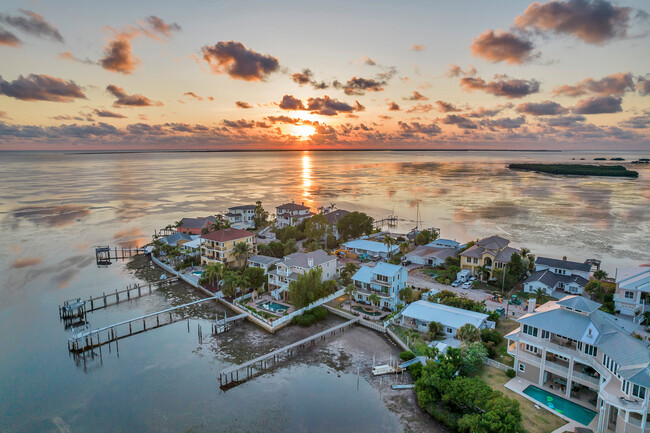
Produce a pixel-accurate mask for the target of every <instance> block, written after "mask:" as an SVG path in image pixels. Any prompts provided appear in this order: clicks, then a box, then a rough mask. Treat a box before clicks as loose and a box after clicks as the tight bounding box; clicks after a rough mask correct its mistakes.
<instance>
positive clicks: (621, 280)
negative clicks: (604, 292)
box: [614, 266, 650, 321]
mask: <svg viewBox="0 0 650 433" xmlns="http://www.w3.org/2000/svg"><path fill="white" fill-rule="evenodd" d="M615 281H616V292H615V293H614V305H615V306H616V311H620V312H621V314H624V315H626V316H636V321H640V319H641V315H642V314H643V313H645V312H646V311H650V305H648V304H650V267H647V266H643V267H639V268H616V277H615Z"/></svg>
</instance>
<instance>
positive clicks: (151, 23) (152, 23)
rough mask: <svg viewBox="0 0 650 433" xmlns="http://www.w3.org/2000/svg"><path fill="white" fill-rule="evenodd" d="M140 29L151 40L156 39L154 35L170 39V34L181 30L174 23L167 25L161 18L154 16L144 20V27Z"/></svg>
mask: <svg viewBox="0 0 650 433" xmlns="http://www.w3.org/2000/svg"><path fill="white" fill-rule="evenodd" d="M142 29H143V31H145V32H147V34H148V35H149V36H151V37H153V38H156V35H160V36H164V37H166V38H170V37H171V36H172V32H178V31H180V30H181V26H179V25H178V24H176V23H171V24H168V23H166V22H165V21H163V20H162V19H161V18H158V17H157V16H155V15H151V16H149V17H147V18H146V19H145V25H144V26H142ZM152 33H153V34H152Z"/></svg>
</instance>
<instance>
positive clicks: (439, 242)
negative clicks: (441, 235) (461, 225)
mask: <svg viewBox="0 0 650 433" xmlns="http://www.w3.org/2000/svg"><path fill="white" fill-rule="evenodd" d="M425 247H431V248H453V249H455V250H457V249H459V248H460V242H456V241H452V240H451V239H436V240H435V241H433V242H429V243H428V244H426V245H425Z"/></svg>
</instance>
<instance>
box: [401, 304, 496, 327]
mask: <svg viewBox="0 0 650 433" xmlns="http://www.w3.org/2000/svg"><path fill="white" fill-rule="evenodd" d="M402 316H405V317H409V318H412V319H416V320H420V321H423V322H440V323H441V324H442V325H443V326H449V327H452V328H456V329H458V328H460V327H461V326H463V325H466V324H468V323H469V324H472V325H474V326H476V327H477V328H480V327H481V325H483V324H484V323H485V322H486V321H487V318H488V315H487V314H483V313H477V312H475V311H469V310H463V309H461V308H455V307H450V306H448V305H443V304H436V303H433V302H429V301H416V302H413V303H411V304H409V306H408V307H406V309H405V310H404V311H403V312H402Z"/></svg>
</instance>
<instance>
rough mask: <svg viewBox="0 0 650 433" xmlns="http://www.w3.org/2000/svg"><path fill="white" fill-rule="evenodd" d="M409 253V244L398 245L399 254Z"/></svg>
mask: <svg viewBox="0 0 650 433" xmlns="http://www.w3.org/2000/svg"><path fill="white" fill-rule="evenodd" d="M409 251H411V244H409V243H408V242H402V243H401V244H399V252H400V253H402V254H406V253H408V252H409Z"/></svg>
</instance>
